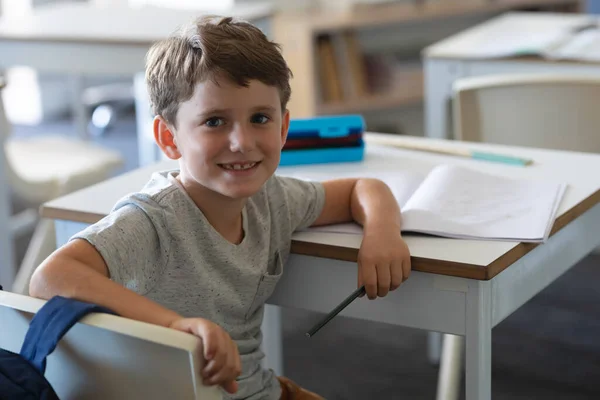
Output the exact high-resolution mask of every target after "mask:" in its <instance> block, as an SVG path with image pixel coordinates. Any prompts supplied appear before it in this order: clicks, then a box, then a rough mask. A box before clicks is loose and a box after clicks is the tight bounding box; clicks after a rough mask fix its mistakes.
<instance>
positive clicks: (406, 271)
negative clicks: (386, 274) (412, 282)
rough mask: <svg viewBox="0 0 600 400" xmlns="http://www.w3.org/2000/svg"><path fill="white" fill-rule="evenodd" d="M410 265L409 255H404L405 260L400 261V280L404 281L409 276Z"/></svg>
mask: <svg viewBox="0 0 600 400" xmlns="http://www.w3.org/2000/svg"><path fill="white" fill-rule="evenodd" d="M411 269H412V267H411V264H410V255H409V256H407V257H406V260H404V262H403V263H402V280H403V281H405V280H407V279H408V277H409V276H410V271H411Z"/></svg>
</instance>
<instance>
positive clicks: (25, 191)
mask: <svg viewBox="0 0 600 400" xmlns="http://www.w3.org/2000/svg"><path fill="white" fill-rule="evenodd" d="M5 86H6V79H5V78H4V77H2V76H0V152H2V154H0V171H2V174H3V175H4V178H6V182H7V183H8V185H9V187H10V189H11V190H12V191H13V192H14V193H15V194H16V195H17V196H18V197H19V198H22V199H36V198H38V197H39V194H40V193H46V194H47V193H55V192H56V189H57V186H56V183H55V182H52V181H48V182H30V181H28V180H26V179H24V178H22V177H21V176H19V174H17V173H16V172H15V170H14V168H13V166H12V164H11V163H10V160H9V159H8V154H6V151H5V149H6V141H7V140H8V138H9V137H10V133H11V126H10V123H9V121H8V117H7V116H6V112H5V109H4V101H3V97H2V89H4V87H5ZM0 179H1V178H0ZM46 196H47V195H46ZM44 197H45V196H44Z"/></svg>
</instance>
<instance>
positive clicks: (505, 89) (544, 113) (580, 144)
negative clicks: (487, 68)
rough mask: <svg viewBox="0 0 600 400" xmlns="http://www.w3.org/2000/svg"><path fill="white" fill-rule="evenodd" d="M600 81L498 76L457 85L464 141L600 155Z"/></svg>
mask: <svg viewBox="0 0 600 400" xmlns="http://www.w3.org/2000/svg"><path fill="white" fill-rule="evenodd" d="M599 105H600V77H587V76H573V75H544V74H537V75H494V76H483V77H475V78H465V79H459V80H457V81H456V82H455V84H454V98H453V112H454V135H455V138H456V139H458V140H465V141H473V142H488V143H496V144H505V145H514V146H528V147H539V148H547V149H558V150H571V151H583V152H596V153H597V152H600V112H598V110H599Z"/></svg>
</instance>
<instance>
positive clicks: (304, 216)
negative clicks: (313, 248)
mask: <svg viewBox="0 0 600 400" xmlns="http://www.w3.org/2000/svg"><path fill="white" fill-rule="evenodd" d="M277 181H278V183H279V185H278V186H279V187H280V188H281V189H282V192H283V193H282V198H283V199H284V202H285V208H286V211H287V214H288V216H289V219H290V226H291V228H292V230H293V231H295V230H300V229H305V228H308V227H309V226H311V225H312V224H313V222H315V220H316V219H317V218H318V217H319V216H320V215H321V212H322V211H323V206H324V204H325V188H324V187H323V184H322V183H321V182H316V181H305V180H301V179H296V178H291V177H277Z"/></svg>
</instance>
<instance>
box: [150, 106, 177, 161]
mask: <svg viewBox="0 0 600 400" xmlns="http://www.w3.org/2000/svg"><path fill="white" fill-rule="evenodd" d="M153 130H154V140H155V141H156V144H158V147H160V149H161V150H162V152H163V153H165V155H166V156H167V157H169V158H170V159H171V160H177V159H179V158H181V153H180V152H179V149H178V148H177V141H176V140H175V132H174V131H173V130H172V129H171V127H170V126H169V124H168V123H167V121H165V119H164V118H163V117H161V116H160V115H157V116H156V117H154V124H153Z"/></svg>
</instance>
